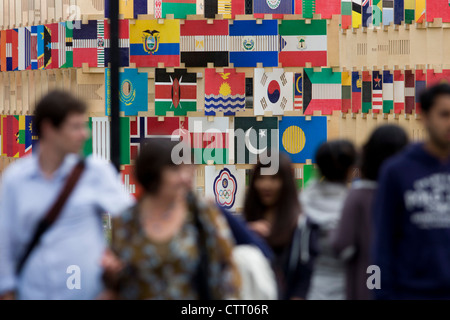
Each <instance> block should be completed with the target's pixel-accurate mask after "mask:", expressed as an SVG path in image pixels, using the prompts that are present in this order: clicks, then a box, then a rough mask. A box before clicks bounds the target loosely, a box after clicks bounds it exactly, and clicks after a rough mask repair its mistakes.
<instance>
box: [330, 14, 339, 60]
mask: <svg viewBox="0 0 450 320" xmlns="http://www.w3.org/2000/svg"><path fill="white" fill-rule="evenodd" d="M339 20H340V17H339V16H337V15H336V16H333V18H332V19H331V20H328V21H327V24H328V26H327V52H328V53H327V55H328V66H330V67H338V66H339V65H340V64H339V60H340V59H339V50H336V48H339Z"/></svg>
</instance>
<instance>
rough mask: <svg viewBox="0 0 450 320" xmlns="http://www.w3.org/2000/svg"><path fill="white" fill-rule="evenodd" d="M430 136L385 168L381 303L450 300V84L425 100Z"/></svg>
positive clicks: (380, 197)
mask: <svg viewBox="0 0 450 320" xmlns="http://www.w3.org/2000/svg"><path fill="white" fill-rule="evenodd" d="M420 103H421V107H422V114H421V117H422V121H423V125H424V127H425V130H426V131H427V133H428V137H427V138H426V140H425V141H424V142H423V143H418V144H413V145H411V146H410V147H408V148H407V149H406V150H405V151H404V152H402V153H400V154H399V155H397V156H395V157H393V158H391V159H390V160H388V161H387V162H386V164H385V165H384V166H383V168H382V171H381V175H380V179H379V188H378V192H377V196H376V199H375V207H374V223H375V230H374V247H373V258H374V261H373V262H374V264H375V265H377V266H378V267H379V268H380V272H381V288H380V289H377V290H374V293H375V298H377V299H450V85H448V84H439V85H437V86H434V87H431V88H429V89H428V90H426V91H425V92H424V93H423V94H422V95H421V97H420Z"/></svg>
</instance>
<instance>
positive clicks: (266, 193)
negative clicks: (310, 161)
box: [244, 154, 311, 300]
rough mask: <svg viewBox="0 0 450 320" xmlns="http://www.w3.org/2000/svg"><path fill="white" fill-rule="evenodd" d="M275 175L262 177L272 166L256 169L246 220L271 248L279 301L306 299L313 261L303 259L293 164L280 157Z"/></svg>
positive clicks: (281, 155) (253, 173) (247, 204)
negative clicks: (265, 169)
mask: <svg viewBox="0 0 450 320" xmlns="http://www.w3.org/2000/svg"><path fill="white" fill-rule="evenodd" d="M279 164H280V166H279V170H278V172H277V173H276V174H275V175H262V173H261V169H262V168H265V167H268V166H269V165H263V164H261V163H260V162H259V163H258V164H257V165H256V166H255V167H254V169H253V172H252V175H251V180H250V186H249V188H248V191H247V197H246V199H245V204H244V216H245V218H246V220H247V223H248V226H249V228H250V229H251V230H253V231H254V232H256V233H257V234H259V235H260V236H261V237H263V238H264V239H265V240H266V241H267V243H268V244H269V246H270V247H271V248H272V250H273V252H274V255H275V260H274V264H273V265H274V266H273V267H274V270H275V274H276V277H277V281H278V285H279V298H280V299H282V300H287V299H305V297H306V292H307V290H308V287H309V279H310V275H311V260H309V259H308V260H307V261H306V260H303V261H304V262H303V261H302V259H301V255H300V254H299V252H300V243H299V241H300V239H301V235H300V234H299V232H298V230H299V228H298V225H299V222H300V221H301V217H302V216H301V214H300V212H301V211H300V204H299V201H298V197H297V189H296V186H295V182H294V178H293V176H294V175H293V168H292V166H291V161H290V159H289V157H288V156H287V155H286V154H280V162H279Z"/></svg>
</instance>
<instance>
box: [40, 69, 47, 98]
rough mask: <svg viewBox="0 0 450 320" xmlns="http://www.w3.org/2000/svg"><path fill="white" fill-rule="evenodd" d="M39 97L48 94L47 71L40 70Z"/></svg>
mask: <svg viewBox="0 0 450 320" xmlns="http://www.w3.org/2000/svg"><path fill="white" fill-rule="evenodd" d="M40 84H41V86H40V87H41V97H43V96H45V95H47V94H48V70H41V79H40Z"/></svg>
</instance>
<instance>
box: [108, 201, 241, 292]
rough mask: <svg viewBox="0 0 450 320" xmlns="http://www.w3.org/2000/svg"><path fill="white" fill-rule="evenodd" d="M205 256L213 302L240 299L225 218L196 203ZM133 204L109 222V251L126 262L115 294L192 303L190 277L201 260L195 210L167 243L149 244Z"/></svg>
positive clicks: (236, 272)
mask: <svg viewBox="0 0 450 320" xmlns="http://www.w3.org/2000/svg"><path fill="white" fill-rule="evenodd" d="M198 207H199V209H198V212H199V218H200V222H201V224H202V227H203V229H204V231H205V238H206V243H205V245H206V248H207V253H208V263H209V274H208V275H207V279H208V285H209V288H210V292H211V294H212V298H213V299H218V300H220V299H239V291H240V278H239V274H238V271H237V268H236V266H235V265H234V263H233V261H232V256H231V253H232V248H233V245H234V244H233V242H232V238H231V233H230V230H229V227H228V225H227V224H226V221H225V219H224V218H223V217H222V216H221V214H220V212H219V211H218V210H217V209H216V208H215V207H214V206H210V205H206V204H204V203H201V202H199V203H198ZM138 217H139V215H138V212H137V206H135V207H133V208H131V209H128V210H127V211H125V212H124V213H123V214H122V215H120V216H119V217H117V218H115V219H114V220H113V225H112V232H113V234H112V250H113V251H114V252H115V253H116V254H117V255H118V257H119V258H120V259H121V260H122V262H124V263H125V265H126V268H125V271H124V272H122V273H121V275H120V276H119V286H118V287H119V289H118V291H119V292H118V294H119V298H120V299H126V300H128V299H129V300H143V299H157V300H196V299H198V298H199V295H198V293H197V289H196V286H195V285H194V280H193V278H194V276H195V274H196V273H197V268H198V265H199V262H200V257H199V251H200V250H199V240H198V239H199V232H198V230H197V226H196V224H195V219H194V210H193V209H192V208H190V209H189V212H188V215H187V218H186V221H185V222H184V225H183V226H182V228H181V230H180V231H179V233H178V234H176V235H175V236H174V237H173V238H172V239H171V240H170V241H169V242H167V243H164V244H157V243H154V242H152V241H151V240H150V239H149V238H148V237H147V236H146V234H145V231H144V229H143V228H142V226H141V225H140V222H139V218H138Z"/></svg>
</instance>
